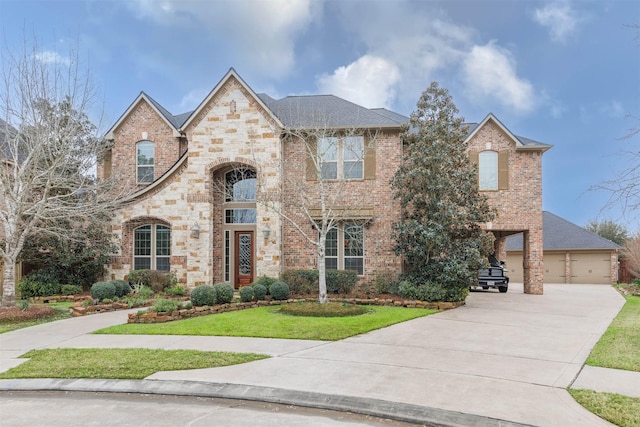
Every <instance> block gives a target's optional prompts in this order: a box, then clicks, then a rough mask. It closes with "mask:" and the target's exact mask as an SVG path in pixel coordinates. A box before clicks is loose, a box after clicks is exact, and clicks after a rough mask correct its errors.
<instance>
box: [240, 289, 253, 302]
mask: <svg viewBox="0 0 640 427" xmlns="http://www.w3.org/2000/svg"><path fill="white" fill-rule="evenodd" d="M253 294H254V292H253V288H252V287H251V286H243V287H241V288H240V301H242V302H250V301H252V300H253Z"/></svg>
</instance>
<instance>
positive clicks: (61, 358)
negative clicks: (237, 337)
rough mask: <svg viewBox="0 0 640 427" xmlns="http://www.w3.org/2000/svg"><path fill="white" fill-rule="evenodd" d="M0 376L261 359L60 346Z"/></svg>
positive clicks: (135, 375) (115, 373)
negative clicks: (61, 347)
mask: <svg viewBox="0 0 640 427" xmlns="http://www.w3.org/2000/svg"><path fill="white" fill-rule="evenodd" d="M21 357H23V358H30V360H28V361H27V362H25V363H23V364H21V365H19V366H17V367H15V368H12V369H10V370H8V371H7V372H4V373H0V378H103V379H143V378H146V377H148V376H149V375H151V374H153V373H155V372H159V371H175V370H183V369H201V368H215V367H220V366H228V365H235V364H239V363H246V362H252V361H254V360H260V359H265V358H267V357H268V356H265V355H261V354H251V353H226V352H208V351H195V350H156V349H140V348H126V349H115V348H107V349H97V348H86V349H84V348H83V349H79V348H63V349H48V350H33V351H30V352H28V353H26V354H24V355H23V356H21Z"/></svg>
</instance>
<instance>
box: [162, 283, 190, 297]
mask: <svg viewBox="0 0 640 427" xmlns="http://www.w3.org/2000/svg"><path fill="white" fill-rule="evenodd" d="M164 292H165V293H166V294H167V295H173V296H176V297H181V296H183V295H185V294H186V293H187V290H186V289H185V288H184V286H180V285H175V286H171V287H170V288H166V289H165V290H164Z"/></svg>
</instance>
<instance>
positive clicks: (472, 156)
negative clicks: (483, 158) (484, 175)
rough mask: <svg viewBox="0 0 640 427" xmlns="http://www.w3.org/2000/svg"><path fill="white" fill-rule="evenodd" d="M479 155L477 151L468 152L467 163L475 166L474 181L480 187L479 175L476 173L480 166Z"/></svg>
mask: <svg viewBox="0 0 640 427" xmlns="http://www.w3.org/2000/svg"><path fill="white" fill-rule="evenodd" d="M479 156H480V153H478V152H477V151H469V163H471V164H473V165H476V166H475V167H476V181H477V183H478V185H480V174H479V173H478V167H479V164H480V158H479Z"/></svg>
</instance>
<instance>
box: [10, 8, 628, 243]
mask: <svg viewBox="0 0 640 427" xmlns="http://www.w3.org/2000/svg"><path fill="white" fill-rule="evenodd" d="M639 24H640V2H637V1H632V0H577V1H570V0H558V1H555V0H554V1H548V0H511V1H509V0H500V1H496V0H487V1H485V0H448V1H446V0H443V1H436V0H422V1H414V0H363V1H359V0H343V1H337V0H236V1H232V0H224V1H223V0H75V1H63V0H49V1H46V0H38V1H36V0H0V42H1V43H2V44H3V45H4V46H3V48H7V49H9V50H10V51H16V50H18V51H19V50H20V49H22V47H23V45H24V41H25V39H29V40H31V39H37V40H38V43H39V45H40V46H41V49H42V56H41V58H42V60H58V61H65V60H66V58H67V56H66V55H68V52H69V51H70V49H74V48H77V49H78V52H79V56H80V58H81V59H82V60H83V61H84V62H85V63H86V64H88V67H89V68H90V70H91V72H92V75H93V80H94V83H95V84H96V85H97V87H98V88H99V93H100V95H101V97H102V98H103V103H101V104H100V108H101V109H103V114H104V119H103V121H102V125H103V126H104V128H105V131H106V130H107V129H108V128H109V127H110V126H111V125H112V124H113V123H114V122H115V121H116V120H117V119H118V118H119V117H120V115H121V114H122V113H123V112H124V111H125V110H126V109H127V108H128V106H129V105H130V104H131V102H132V101H133V100H134V99H135V98H136V97H137V96H138V94H139V93H140V91H144V92H146V93H147V94H148V95H149V96H151V97H152V98H154V99H155V100H156V101H158V102H160V104H162V105H163V106H164V107H165V108H166V109H168V110H169V111H170V112H171V113H173V114H180V113H183V112H187V111H190V110H193V109H194V108H196V107H197V106H198V104H199V103H200V102H201V101H202V100H203V99H204V97H205V96H206V95H207V94H208V93H209V92H210V91H211V89H213V87H214V86H215V85H216V84H217V83H218V82H219V80H220V79H221V78H222V77H223V76H224V74H225V73H226V72H227V71H228V70H229V68H231V67H233V68H234V69H235V70H236V71H237V72H238V73H239V74H240V76H241V77H242V78H243V79H244V80H245V82H246V83H247V84H248V85H249V86H250V87H251V88H252V89H253V90H254V91H255V92H256V93H261V92H264V93H267V94H269V95H270V96H272V97H274V98H281V97H285V96H288V95H308V94H333V95H336V96H340V97H342V98H345V99H347V100H349V101H352V102H355V103H357V104H360V105H363V106H365V107H368V108H377V107H385V108H388V109H390V110H393V111H395V112H398V113H400V114H404V115H409V114H410V113H411V112H412V111H413V110H415V106H416V102H417V100H418V98H419V97H420V95H421V93H422V92H423V91H424V90H425V89H426V88H427V87H428V86H429V85H430V83H431V82H432V81H437V82H439V84H440V86H442V87H445V88H447V89H448V90H449V93H450V94H451V96H452V97H453V101H454V102H455V104H456V105H457V107H458V109H459V110H460V115H461V116H462V117H464V118H465V120H466V121H467V122H470V123H472V122H475V123H477V122H480V121H482V120H483V119H484V118H485V117H486V115H487V114H489V113H493V114H494V115H495V116H496V117H497V118H498V119H499V120H500V121H501V122H502V123H503V124H504V125H505V126H506V127H507V128H508V129H509V130H511V132H513V133H514V134H516V135H519V136H524V137H527V138H530V139H534V140H536V141H539V142H543V143H545V144H551V145H553V148H552V149H551V150H549V151H547V152H546V153H545V154H544V156H543V209H544V210H547V211H550V212H552V213H554V214H556V215H559V216H561V217H563V218H565V219H567V220H569V221H571V222H574V223H576V224H578V225H581V226H584V225H585V224H587V223H588V222H589V221H591V220H598V221H603V220H613V221H616V222H617V223H619V224H622V225H624V226H625V227H626V228H627V229H628V230H629V231H631V232H635V231H640V214H638V213H636V214H635V215H634V214H629V213H627V214H623V212H622V209H620V207H619V206H613V207H609V208H606V206H607V205H608V203H607V201H608V200H609V194H607V193H606V192H603V191H597V190H593V187H594V186H597V185H598V184H600V183H602V182H604V181H606V180H610V179H613V178H614V177H615V176H616V173H619V172H620V171H621V170H624V168H625V167H628V166H630V163H629V160H630V156H625V155H624V153H625V151H635V152H638V146H639V145H640V135H637V136H636V137H634V138H626V139H625V138H624V137H625V136H626V135H628V134H629V130H630V129H633V128H638V127H640V121H639V120H640V33H639V32H638V29H637V28H636V29H634V28H632V26H634V25H636V26H637V25H639Z"/></svg>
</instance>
